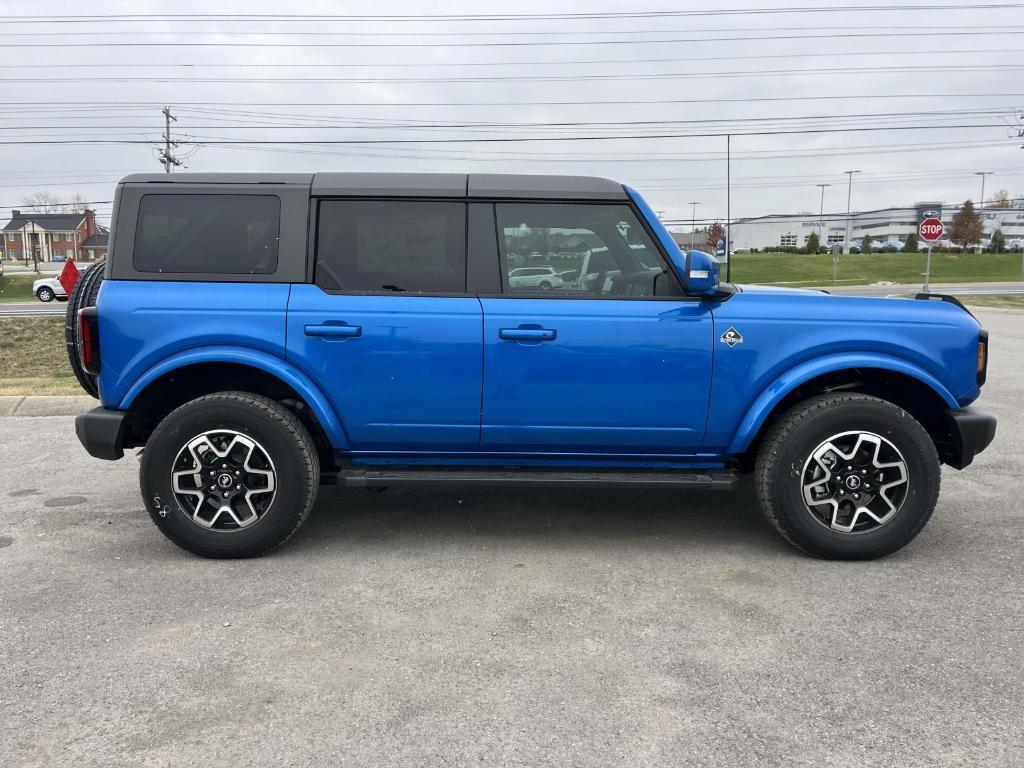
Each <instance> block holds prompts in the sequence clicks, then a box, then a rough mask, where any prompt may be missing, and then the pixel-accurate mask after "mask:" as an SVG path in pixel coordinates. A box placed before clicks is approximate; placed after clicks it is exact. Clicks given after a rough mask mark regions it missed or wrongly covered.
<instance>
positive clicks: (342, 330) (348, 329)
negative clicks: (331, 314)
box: [305, 323, 363, 339]
mask: <svg viewBox="0 0 1024 768" xmlns="http://www.w3.org/2000/svg"><path fill="white" fill-rule="evenodd" d="M305 331H306V335H307V336H323V337H325V338H329V339H351V338H354V337H356V336H362V335H363V327H362V326H361V325H349V324H348V323H321V324H320V325H307V326H306V327H305Z"/></svg>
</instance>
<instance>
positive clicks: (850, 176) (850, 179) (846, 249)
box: [822, 171, 860, 256]
mask: <svg viewBox="0 0 1024 768" xmlns="http://www.w3.org/2000/svg"><path fill="white" fill-rule="evenodd" d="M843 173H845V174H846V176H847V182H846V240H845V241H844V242H843V255H844V256H849V255H850V196H851V195H852V194H853V174H855V173H860V171H843ZM822 194H824V190H822Z"/></svg>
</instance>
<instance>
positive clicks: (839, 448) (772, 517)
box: [756, 393, 940, 560]
mask: <svg viewBox="0 0 1024 768" xmlns="http://www.w3.org/2000/svg"><path fill="white" fill-rule="evenodd" d="M939 480H940V472H939V457H938V454H937V452H936V450H935V445H934V443H933V442H932V439H931V437H930V436H929V435H928V433H927V432H926V431H925V429H924V427H922V426H921V425H920V424H919V423H918V422H917V420H916V419H914V417H913V416H911V415H910V414H909V413H907V412H906V411H904V410H903V409H902V408H899V407H898V406H895V405H893V404H892V403H889V402H887V401H885V400H881V399H879V398H877V397H871V396H869V395H862V394H857V393H837V394H830V395H822V396H819V397H813V398H810V399H808V400H805V401H804V402H802V403H799V404H798V405H796V406H795V407H793V408H792V409H791V410H790V411H788V412H787V413H786V414H784V415H783V416H782V417H781V418H780V419H779V421H778V422H776V424H775V425H774V426H773V427H772V428H771V430H770V431H769V433H768V435H767V436H766V438H765V440H764V443H763V444H762V446H761V450H760V453H759V454H758V458H757V467H756V482H757V493H758V496H759V498H760V501H761V507H762V509H763V510H764V513H765V515H766V516H767V517H768V520H769V521H770V522H771V523H772V525H774V526H775V528H776V529H777V530H778V531H779V533H781V534H782V536H783V537H784V538H785V539H786V540H787V541H789V542H790V543H791V544H793V545H794V546H796V547H798V548H799V549H802V550H803V551H805V552H807V553H809V554H811V555H815V556H817V557H823V558H828V559H834V560H870V559H874V558H878V557H884V556H885V555H888V554H891V553H892V552H895V551H896V550H898V549H900V548H901V547H903V546H905V545H906V544H908V543H909V542H910V541H911V540H913V538H914V537H915V536H917V534H918V533H920V531H921V529H922V528H924V526H925V523H927V522H928V519H929V518H930V517H931V514H932V511H933V510H934V509H935V503H936V501H937V499H938V495H939Z"/></svg>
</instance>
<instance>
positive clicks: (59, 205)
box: [21, 191, 89, 213]
mask: <svg viewBox="0 0 1024 768" xmlns="http://www.w3.org/2000/svg"><path fill="white" fill-rule="evenodd" d="M21 204H22V205H24V206H25V207H26V208H27V209H28V210H30V211H32V212H33V213H82V212H83V211H85V209H86V208H87V207H88V204H89V201H88V200H86V199H85V198H84V197H82V195H80V194H78V193H77V192H76V193H75V194H74V195H72V196H71V197H70V199H67V200H63V199H61V195H58V194H56V193H54V192H49V191H43V192H33V193H32V194H30V195H25V197H23V198H21Z"/></svg>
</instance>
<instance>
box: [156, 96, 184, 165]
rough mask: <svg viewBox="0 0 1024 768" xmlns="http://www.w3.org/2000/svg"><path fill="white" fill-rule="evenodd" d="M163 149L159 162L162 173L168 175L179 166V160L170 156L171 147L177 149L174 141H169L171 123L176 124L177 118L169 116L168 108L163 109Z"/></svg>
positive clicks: (169, 109) (169, 110)
mask: <svg viewBox="0 0 1024 768" xmlns="http://www.w3.org/2000/svg"><path fill="white" fill-rule="evenodd" d="M161 112H163V113H164V148H163V150H162V151H161V152H160V162H161V163H163V166H164V173H170V172H171V168H173V167H174V166H176V165H181V159H180V158H178V157H175V156H174V155H172V154H171V147H177V146H178V143H177V142H176V141H171V121H172V120H173V121H174V122H178V118H176V117H175V116H174V115H172V114H171V108H170V107H164V108H163V109H162V110H161Z"/></svg>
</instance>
